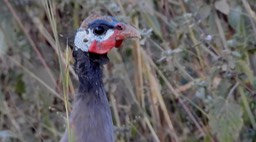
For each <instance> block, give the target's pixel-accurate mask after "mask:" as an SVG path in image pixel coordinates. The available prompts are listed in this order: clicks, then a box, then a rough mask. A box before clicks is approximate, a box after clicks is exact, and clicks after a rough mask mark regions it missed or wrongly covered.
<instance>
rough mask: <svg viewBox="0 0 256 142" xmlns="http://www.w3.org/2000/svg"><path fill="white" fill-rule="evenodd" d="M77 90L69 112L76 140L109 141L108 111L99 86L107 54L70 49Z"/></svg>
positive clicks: (111, 133) (111, 131)
mask: <svg viewBox="0 0 256 142" xmlns="http://www.w3.org/2000/svg"><path fill="white" fill-rule="evenodd" d="M74 58H75V71H76V73H77V74H78V77H79V82H80V85H79V89H78V93H77V96H76V100H75V103H74V106H73V111H72V112H71V125H73V126H74V129H75V136H76V141H77V142H87V141H88V142H89V141H90V142H100V141H104V142H113V141H114V138H113V123H112V117H111V111H110V108H109V104H108V100H107V97H106V94H105V89H104V86H103V81H102V77H103V71H102V69H103V65H104V64H106V63H107V62H108V58H107V55H96V54H91V53H85V52H82V51H81V50H78V51H74Z"/></svg>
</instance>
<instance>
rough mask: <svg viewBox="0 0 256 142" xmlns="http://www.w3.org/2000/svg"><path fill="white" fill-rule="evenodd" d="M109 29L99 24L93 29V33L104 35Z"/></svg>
mask: <svg viewBox="0 0 256 142" xmlns="http://www.w3.org/2000/svg"><path fill="white" fill-rule="evenodd" d="M106 31H107V29H106V28H105V27H103V26H97V27H95V28H94V29H93V33H94V34H96V35H103V34H104V33H105V32H106Z"/></svg>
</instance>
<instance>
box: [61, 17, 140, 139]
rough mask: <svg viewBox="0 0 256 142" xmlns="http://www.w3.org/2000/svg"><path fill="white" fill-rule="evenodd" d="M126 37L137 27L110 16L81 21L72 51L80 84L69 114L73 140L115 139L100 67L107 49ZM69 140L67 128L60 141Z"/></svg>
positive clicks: (105, 60)
mask: <svg viewBox="0 0 256 142" xmlns="http://www.w3.org/2000/svg"><path fill="white" fill-rule="evenodd" d="M129 37H139V34H138V32H137V30H136V29H135V28H133V27H131V26H129V25H126V24H123V23H120V22H118V21H117V20H115V19H114V18H112V17H109V16H98V15H93V16H90V17H88V18H87V19H85V20H84V21H83V23H82V24H81V26H80V28H79V30H78V32H77V34H76V37H75V40H74V43H75V49H74V51H73V56H74V59H75V65H74V69H75V71H76V73H77V75H78V78H79V83H80V85H79V88H78V93H77V94H76V98H75V102H74V105H73V110H72V111H71V116H70V129H71V131H72V132H73V134H74V140H75V142H114V131H113V122H112V117H111V111H110V107H109V104H108V100H107V97H106V93H105V89H104V85H103V81H102V77H103V71H102V68H103V65H104V64H106V63H107V62H108V57H107V53H108V51H110V50H111V49H112V48H113V47H119V46H120V45H121V43H122V41H123V40H124V39H126V38H129ZM68 139H69V138H68V131H67V130H66V132H65V134H64V136H63V137H62V139H61V142H68ZM72 139H73V138H72Z"/></svg>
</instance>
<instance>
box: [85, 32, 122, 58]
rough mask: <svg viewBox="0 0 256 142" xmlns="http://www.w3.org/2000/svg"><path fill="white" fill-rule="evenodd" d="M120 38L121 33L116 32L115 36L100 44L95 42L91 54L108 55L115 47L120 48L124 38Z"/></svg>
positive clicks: (90, 48)
mask: <svg viewBox="0 0 256 142" xmlns="http://www.w3.org/2000/svg"><path fill="white" fill-rule="evenodd" d="M122 37H123V36H120V31H119V30H115V31H114V33H113V35H111V36H110V37H109V38H108V39H107V40H105V41H102V42H99V41H96V40H95V41H93V42H92V44H91V46H90V47H89V50H88V51H89V52H92V53H97V54H106V53H108V52H109V51H110V50H111V49H112V48H114V47H120V46H121V44H122V42H123V39H124V37H123V38H122Z"/></svg>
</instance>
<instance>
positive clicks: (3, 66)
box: [0, 0, 256, 142]
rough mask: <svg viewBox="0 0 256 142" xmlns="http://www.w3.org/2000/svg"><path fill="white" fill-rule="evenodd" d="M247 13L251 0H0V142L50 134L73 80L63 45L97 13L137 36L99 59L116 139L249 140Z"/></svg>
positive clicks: (60, 121) (255, 135) (252, 42)
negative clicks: (127, 26) (103, 61)
mask: <svg viewBox="0 0 256 142" xmlns="http://www.w3.org/2000/svg"><path fill="white" fill-rule="evenodd" d="M255 12H256V2H255V0H139V1H137V0H37V1H33V0H0V19H1V20H0V141H1V142H57V141H59V139H60V137H61V135H62V134H63V132H64V130H65V126H66V111H68V112H69V111H70V110H71V109H72V106H71V104H72V101H73V99H74V94H75V92H76V88H77V86H78V81H77V77H76V75H75V73H74V71H73V68H72V66H73V59H72V51H71V49H70V48H69V45H71V46H72V39H73V36H74V33H75V32H76V29H77V28H78V27H79V24H80V23H81V22H82V20H83V19H84V18H85V17H87V16H88V15H89V14H90V13H100V14H102V15H111V16H114V17H116V18H117V19H118V20H120V21H123V22H126V23H130V24H132V25H134V26H136V27H138V29H139V30H140V32H141V35H142V39H141V40H140V41H134V40H129V41H126V42H125V43H124V44H123V48H120V49H114V50H112V51H111V53H109V58H110V63H109V64H107V65H106V66H105V77H104V83H105V88H106V91H107V95H108V99H109V103H110V105H111V109H112V114H113V122H114V125H115V128H116V129H115V133H116V140H117V141H118V142H255V141H256V119H255V116H256V100H255V97H256V96H255V95H256V94H255V93H256V92H255V88H256V80H255V79H256V78H255V75H256V52H255V51H256V14H255ZM65 103H66V105H64V104H65Z"/></svg>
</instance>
